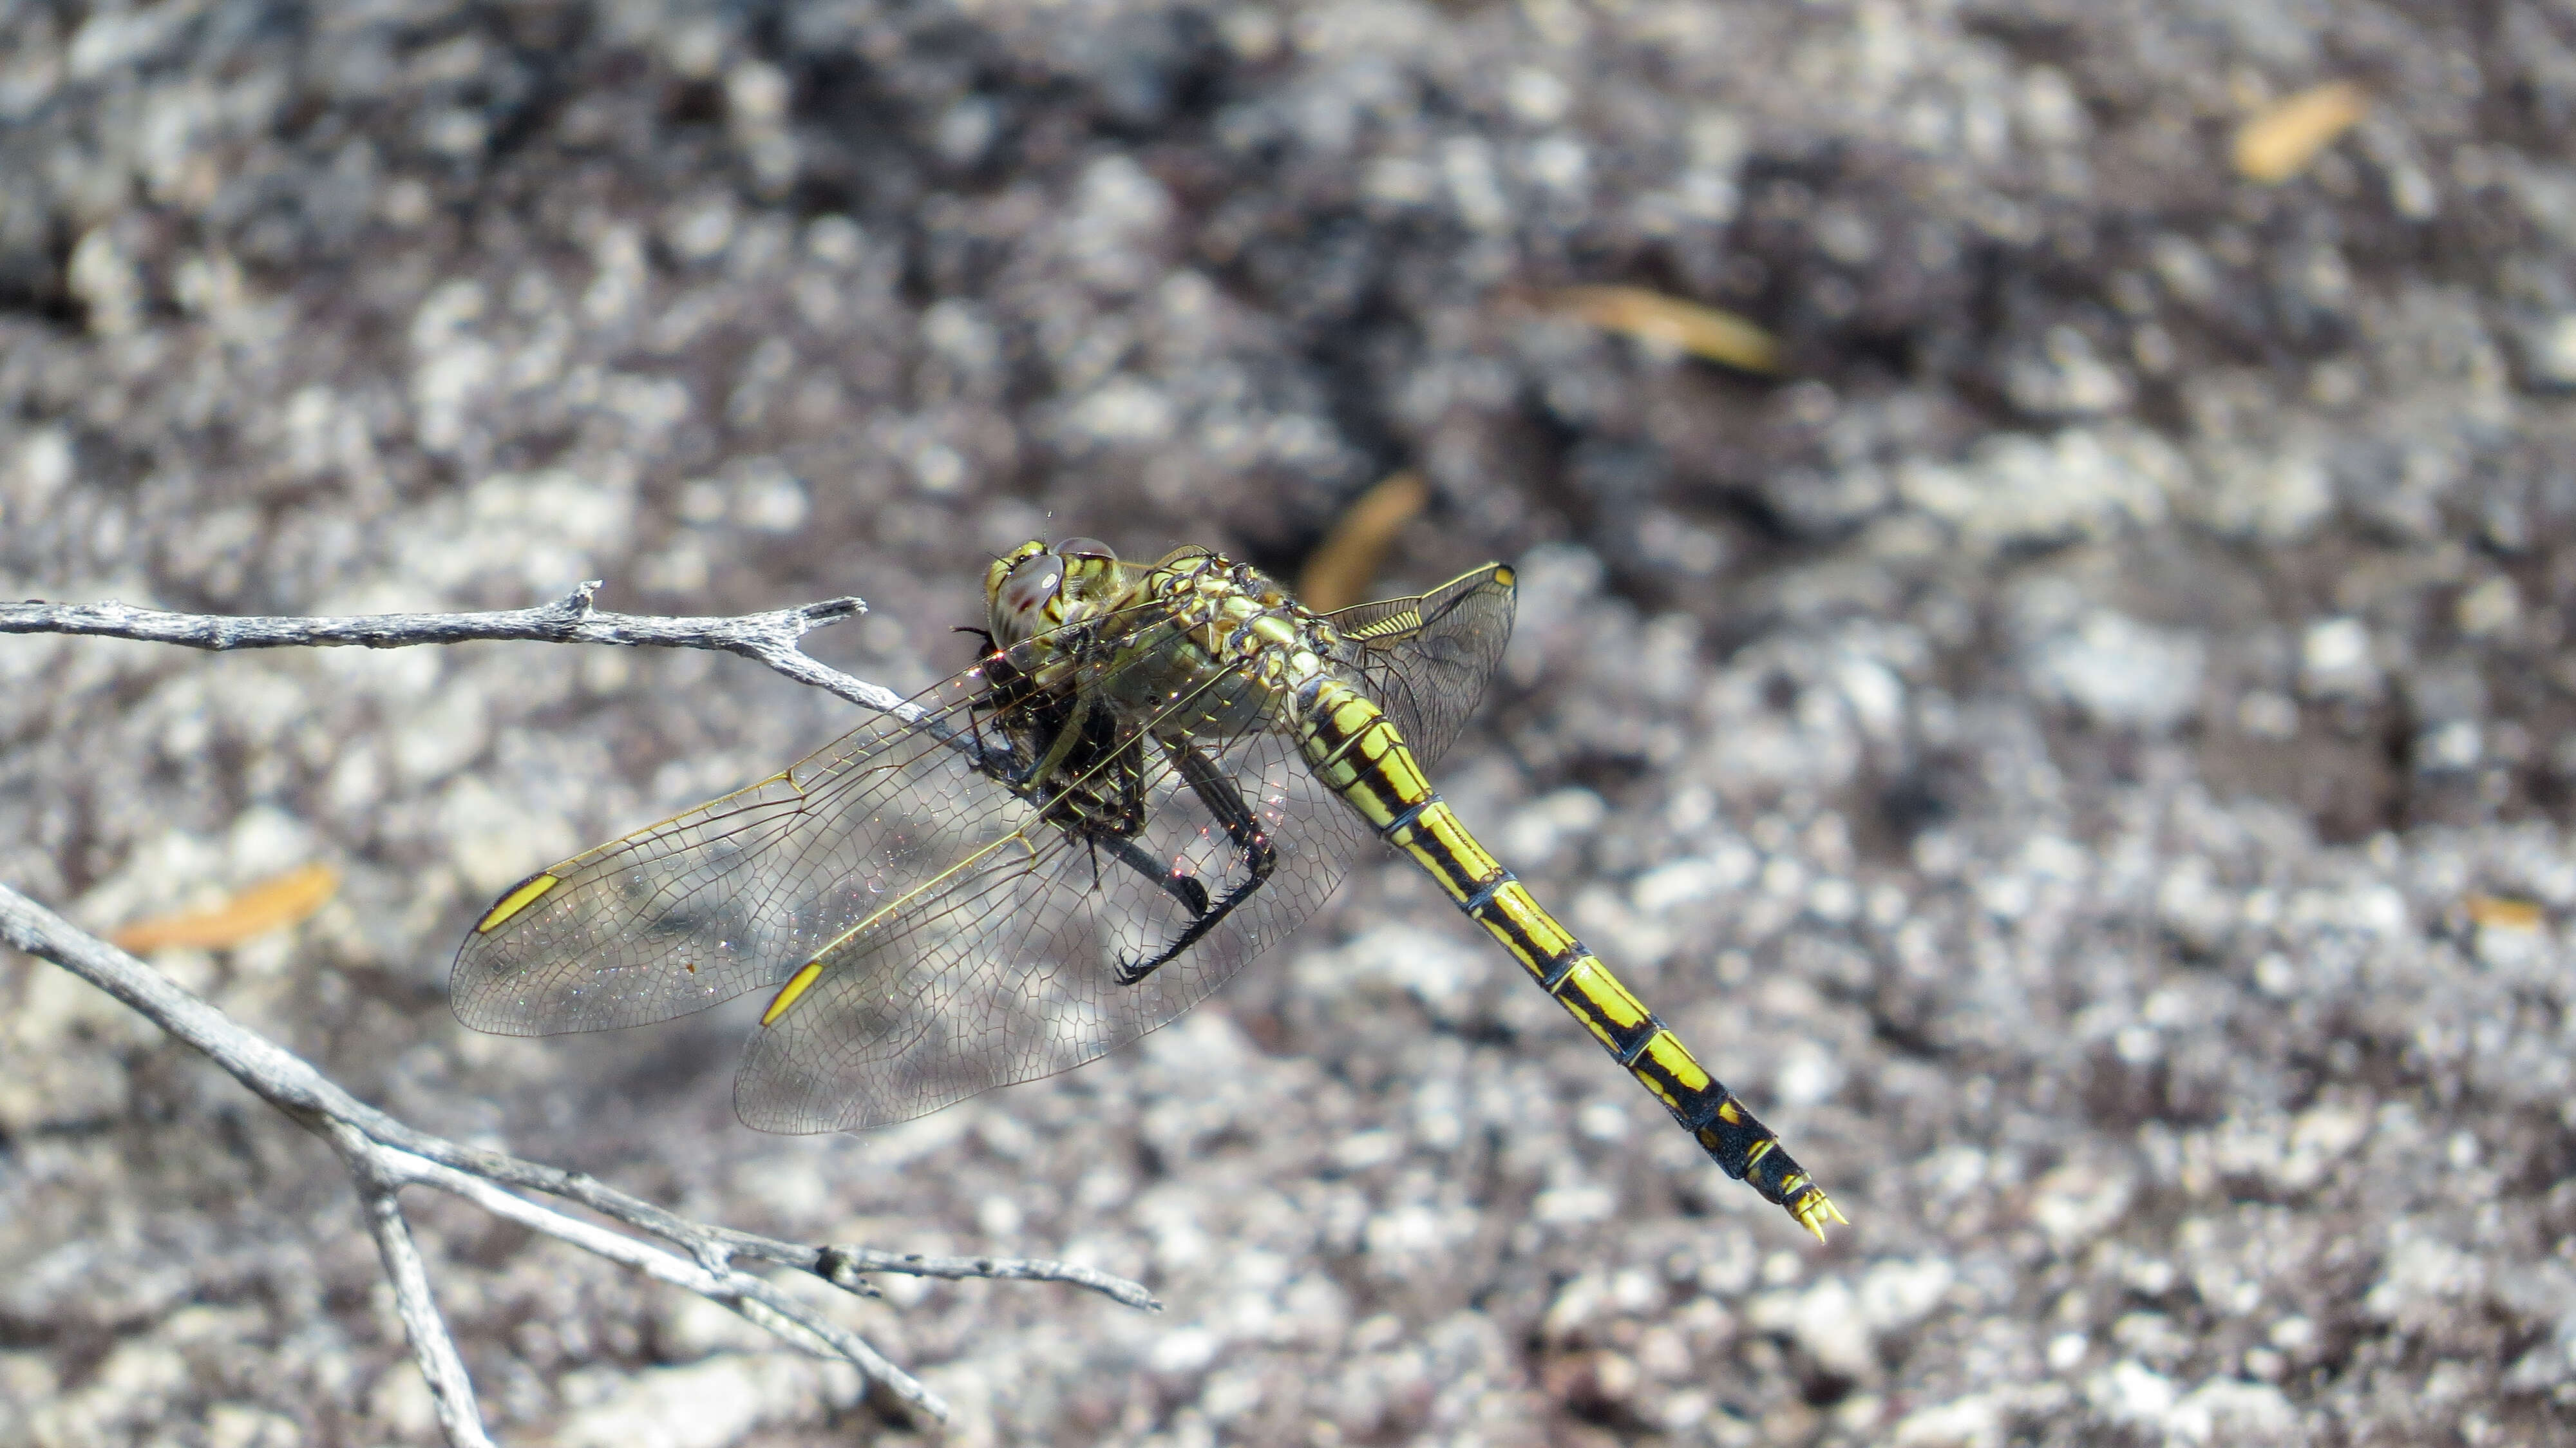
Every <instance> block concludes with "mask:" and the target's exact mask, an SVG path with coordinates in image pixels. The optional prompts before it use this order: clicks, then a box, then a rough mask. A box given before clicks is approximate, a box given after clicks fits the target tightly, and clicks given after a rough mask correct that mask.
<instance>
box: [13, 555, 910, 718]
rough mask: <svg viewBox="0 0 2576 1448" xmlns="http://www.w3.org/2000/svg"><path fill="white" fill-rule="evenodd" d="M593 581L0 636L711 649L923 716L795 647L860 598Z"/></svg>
mask: <svg viewBox="0 0 2576 1448" xmlns="http://www.w3.org/2000/svg"><path fill="white" fill-rule="evenodd" d="M598 588H599V584H598V583H597V582H595V581H594V582H590V583H585V584H583V585H581V586H580V587H579V588H576V589H574V590H573V591H572V592H570V593H568V594H566V595H564V596H563V597H562V598H559V599H556V600H555V601H554V602H552V603H549V604H547V605H545V606H544V607H542V608H516V609H507V610H500V611H494V612H487V613H370V614H360V615H356V616H354V617H349V618H228V617H224V616H221V615H217V614H199V613H170V612H167V611H165V610H162V609H157V608H137V607H135V606H134V605H132V604H127V603H116V602H113V601H110V602H106V603H46V602H43V601H41V600H34V599H31V600H29V601H27V602H24V603H0V633H51V634H79V635H85V636H88V637H92V638H110V639H130V640H133V641H135V642H138V643H153V644H177V645H179V646H180V647H182V648H191V649H209V650H215V651H222V650H229V649H292V648H342V647H356V648H370V649H398V648H409V647H413V646H416V645H420V644H461V643H475V642H484V641H491V640H511V639H517V640H522V641H526V642H531V643H549V644H617V645H622V646H624V647H628V648H652V649H714V650H718V651H720V652H723V653H729V654H740V655H741V656H743V657H744V658H747V659H756V660H758V661H760V662H761V663H763V664H766V665H768V666H769V667H770V668H773V669H776V670H777V671H778V672H780V673H782V674H785V675H786V676H787V677H789V678H791V679H794V680H795V681H796V682H798V683H800V684H810V685H812V686H813V687H815V688H817V689H823V690H827V691H829V692H831V693H833V694H837V695H839V696H840V697H842V698H844V699H847V700H849V701H850V702H851V703H853V704H857V705H859V706H860V707H862V708H867V709H875V710H877V711H879V712H880V713H886V714H892V715H895V716H897V717H898V718H902V719H904V720H906V721H907V722H917V714H918V711H916V710H914V709H913V708H912V706H911V705H909V704H907V703H906V702H905V701H904V698H903V696H902V695H900V694H897V693H895V692H894V691H893V690H891V689H887V688H885V687H884V686H882V685H878V684H871V683H868V682H867V681H866V680H864V679H854V678H851V677H850V676H849V675H847V674H844V673H842V672H841V671H840V670H838V669H835V668H833V667H831V666H830V665H828V664H821V663H817V662H815V661H814V660H813V659H811V658H808V657H806V655H805V652H804V651H803V650H802V649H799V648H798V647H797V646H796V644H797V641H798V640H799V639H802V638H803V637H805V635H807V634H809V633H812V632H813V631H814V630H815V629H818V628H821V627H822V626H824V625H825V624H830V623H838V622H840V621H841V620H843V619H847V618H856V617H858V616H859V615H860V614H863V613H865V612H867V611H868V606H867V604H866V603H865V602H864V601H863V600H860V599H856V598H833V599H826V600H824V601H823V602H821V603H809V604H806V605H804V606H802V607H800V608H782V609H776V610H773V611H771V612H769V613H747V614H741V615H738V616H735V617H730V618H660V617H655V616H652V615H648V614H632V613H606V612H603V611H601V610H599V609H597V608H594V607H592V606H591V601H590V600H591V595H592V594H593V593H594V592H596V591H597V590H598Z"/></svg>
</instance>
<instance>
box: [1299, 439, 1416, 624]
mask: <svg viewBox="0 0 2576 1448" xmlns="http://www.w3.org/2000/svg"><path fill="white" fill-rule="evenodd" d="M1430 501H1431V489H1430V488H1429V487H1428V486H1427V485H1426V484H1424V482H1423V481H1422V478H1421V475H1420V474H1418V473H1412V472H1401V473H1390V474H1388V475H1387V477H1386V478H1385V480H1384V481H1382V482H1380V483H1378V485H1377V486H1375V487H1373V488H1371V489H1369V490H1368V491H1367V492H1365V493H1362V494H1360V496H1359V500H1358V501H1357V502H1355V503H1353V504H1351V506H1350V508H1349V509H1348V510H1347V511H1345V512H1344V513H1343V514H1342V517H1341V521H1340V522H1338V523H1335V524H1334V525H1333V531H1332V532H1331V533H1329V534H1327V535H1325V538H1324V542H1323V546H1322V547H1319V548H1317V549H1316V550H1315V556H1314V557H1312V558H1309V559H1307V560H1306V568H1305V571H1304V572H1302V573H1300V574H1299V575H1298V576H1297V601H1298V602H1299V603H1302V604H1304V605H1306V606H1307V607H1308V608H1311V609H1313V610H1315V611H1316V612H1318V613H1330V612H1332V611H1333V610H1334V609H1337V608H1348V607H1350V606H1351V605H1352V604H1355V603H1365V602H1367V601H1368V597H1369V586H1370V585H1371V584H1373V583H1375V582H1376V581H1377V571H1378V569H1379V568H1380V567H1381V566H1383V565H1384V564H1385V562H1386V552H1387V549H1388V548H1389V547H1391V546H1393V544H1394V543H1395V535H1396V534H1397V533H1399V532H1401V531H1403V529H1404V525H1405V524H1407V523H1410V522H1412V521H1413V519H1414V516H1415V515H1416V514H1418V513H1420V512H1421V511H1422V508H1423V505H1424V504H1425V503H1428V502H1430Z"/></svg>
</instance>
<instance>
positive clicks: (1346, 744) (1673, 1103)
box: [1297, 678, 1844, 1239]
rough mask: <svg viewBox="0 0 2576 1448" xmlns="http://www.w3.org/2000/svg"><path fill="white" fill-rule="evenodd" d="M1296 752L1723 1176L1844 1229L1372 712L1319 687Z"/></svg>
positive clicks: (1758, 1128) (1776, 1141)
mask: <svg viewBox="0 0 2576 1448" xmlns="http://www.w3.org/2000/svg"><path fill="white" fill-rule="evenodd" d="M1297 742H1298V745H1299V747H1300V749H1301V750H1302V751H1303V752H1304V754H1305V758H1306V763H1307V765H1308V767H1310V768H1312V769H1313V770H1314V771H1315V776H1316V777H1317V778H1318V779H1320V780H1322V781H1323V782H1324V784H1325V785H1326V786H1327V787H1328V788H1330V789H1332V790H1333V791H1334V792H1335V793H1337V794H1339V795H1340V796H1341V797H1342V798H1343V799H1345V800H1347V801H1349V802H1350V805H1351V807H1352V808H1353V809H1356V810H1358V811H1359V812H1360V814H1361V815H1362V817H1364V818H1366V819H1367V820H1368V822H1369V823H1370V825H1372V826H1374V827H1375V828H1376V830H1377V832H1378V834H1379V835H1380V836H1381V837H1382V838H1384V839H1385V840H1386V842H1387V843H1388V844H1391V845H1393V846H1395V847H1396V848H1397V849H1400V850H1402V851H1404V852H1405V853H1406V854H1408V855H1411V856H1412V857H1413V859H1414V862H1415V863H1417V864H1419V865H1420V866H1422V868H1423V869H1425V870H1427V871H1429V872H1430V874H1431V878H1433V879H1435V880H1437V881H1439V882H1440V888H1442V889H1443V890H1446V891H1448V892H1449V898H1450V899H1452V900H1454V901H1456V902H1457V905H1458V908H1459V909H1461V910H1463V911H1465V912H1467V916H1468V918H1470V919H1472V920H1474V921H1475V922H1476V923H1477V924H1479V925H1482V926H1484V927H1485V929H1486V930H1487V931H1488V932H1490V933H1491V934H1492V935H1493V937H1494V938H1495V939H1496V940H1499V941H1501V942H1502V943H1503V947H1504V948H1505V949H1507V950H1509V951H1510V952H1511V953H1512V954H1513V955H1514V956H1515V957H1517V958H1518V959H1519V961H1520V963H1521V965H1522V967H1523V968H1524V969H1526V970H1527V971H1528V972H1529V973H1530V977H1531V978H1532V979H1533V980H1536V981H1537V982H1538V983H1539V986H1540V987H1541V988H1542V989H1544V990H1545V991H1546V992H1547V993H1548V994H1549V995H1551V996H1554V997H1555V998H1556V1002H1557V1004H1559V1005H1561V1006H1563V1007H1565V1009H1566V1012H1567V1013H1568V1014H1570V1015H1572V1016H1573V1017H1574V1018H1575V1019H1576V1020H1578V1021H1581V1022H1582V1023H1583V1024H1584V1026H1585V1027H1586V1028H1587V1029H1589V1030H1590V1031H1591V1032H1592V1034H1593V1036H1594V1037H1595V1038H1596V1039H1598V1040H1599V1041H1600V1042H1601V1044H1602V1046H1603V1047H1604V1048H1605V1049H1607V1050H1608V1051H1609V1052H1610V1054H1611V1055H1613V1056H1616V1057H1617V1058H1618V1059H1619V1064H1620V1065H1622V1066H1625V1067H1627V1068H1628V1074H1630V1075H1632V1076H1634V1077H1636V1078H1637V1080H1638V1082H1639V1084H1641V1085H1643V1086H1644V1087H1645V1088H1646V1089H1647V1090H1648V1091H1651V1092H1653V1093H1654V1094H1655V1098H1656V1099H1657V1100H1659V1101H1661V1102H1663V1103H1664V1106H1665V1107H1666V1109H1668V1110H1670V1111H1671V1112H1672V1113H1673V1118H1674V1119H1675V1120H1677V1121H1679V1122H1680V1123H1681V1124H1682V1126H1683V1128H1684V1129H1685V1130H1687V1131H1689V1132H1690V1133H1691V1135H1692V1136H1694V1137H1696V1138H1697V1139H1698V1141H1699V1144H1700V1147H1701V1148H1702V1149H1703V1150H1705V1151H1706V1152H1707V1153H1708V1154H1709V1155H1710V1156H1711V1157H1712V1158H1714V1159H1715V1160H1716V1162H1717V1164H1718V1165H1719V1166H1720V1167H1723V1168H1724V1169H1725V1171H1726V1174H1727V1175H1728V1176H1731V1177H1734V1178H1736V1179H1738V1180H1749V1181H1750V1182H1752V1184H1753V1187H1754V1189H1755V1190H1756V1191H1759V1192H1760V1193H1762V1195H1763V1196H1764V1197H1766V1198H1768V1199H1770V1200H1771V1201H1774V1202H1777V1203H1779V1204H1780V1205H1781V1206H1783V1207H1786V1208H1788V1210H1789V1214H1790V1215H1791V1216H1793V1217H1796V1218H1797V1219H1798V1223H1799V1225H1801V1226H1803V1227H1805V1228H1806V1229H1807V1230H1808V1231H1810V1232H1813V1233H1815V1234H1816V1236H1817V1237H1818V1238H1819V1239H1821V1238H1822V1237H1823V1236H1824V1235H1825V1230H1824V1227H1825V1223H1826V1222H1828V1221H1833V1222H1840V1221H1842V1220H1844V1218H1843V1214H1842V1213H1841V1212H1839V1211H1837V1210H1835V1208H1834V1204H1833V1203H1832V1202H1830V1201H1828V1200H1827V1199H1826V1197H1825V1193H1824V1189H1823V1188H1821V1187H1819V1186H1817V1185H1816V1183H1815V1179H1814V1178H1812V1177H1810V1176H1808V1175H1807V1173H1806V1172H1805V1171H1804V1170H1803V1169H1801V1168H1800V1167H1799V1165H1798V1163H1797V1162H1795V1161H1793V1160H1791V1159H1790V1156H1789V1153H1787V1152H1785V1151H1783V1150H1781V1149H1780V1138H1779V1136H1778V1135H1777V1134H1775V1133H1774V1132H1773V1131H1772V1130H1771V1129H1770V1128H1769V1127H1767V1126H1764V1125H1763V1124H1762V1123H1761V1122H1759V1121H1757V1120H1755V1119H1754V1117H1753V1113H1752V1112H1750V1111H1747V1110H1745V1109H1744V1103H1743V1102H1741V1101H1738V1100H1736V1099H1735V1096H1734V1094H1733V1093H1732V1092H1729V1091H1728V1090H1727V1089H1726V1088H1725V1087H1724V1086H1722V1085H1720V1084H1718V1082H1717V1080H1716V1078H1714V1077H1712V1076H1710V1075H1709V1074H1708V1072H1707V1071H1706V1070H1705V1069H1704V1068H1702V1067H1701V1065H1700V1064H1699V1062H1698V1061H1697V1060H1695V1059H1693V1058H1692V1056H1691V1053H1690V1051H1689V1050H1688V1049H1687V1048H1685V1047H1684V1046H1683V1045H1682V1043H1681V1039H1680V1038H1679V1037H1677V1036H1675V1035H1674V1034H1673V1033H1672V1030H1671V1029H1670V1028H1669V1027H1667V1026H1666V1025H1665V1024H1664V1023H1663V1022H1662V1021H1660V1020H1657V1019H1656V1018H1655V1013H1654V1012H1652V1011H1650V1010H1647V1009H1646V1008H1645V1006H1643V1005H1642V1004H1640V1003H1639V1002H1638V1000H1637V998H1636V997H1635V996H1634V995H1631V994H1629V992H1628V988H1627V987H1626V986H1624V985H1621V984H1620V983H1619V979H1618V977H1616V976H1614V975H1612V974H1611V973H1610V968H1609V967H1608V966H1606V965H1603V964H1602V963H1601V961H1600V959H1599V958H1598V957H1597V956H1595V955H1593V954H1592V952H1590V951H1588V950H1586V949H1584V948H1583V942H1581V941H1579V940H1577V939H1575V938H1574V934H1573V932H1571V931H1569V930H1567V929H1566V928H1565V927H1564V926H1562V925H1559V924H1558V923H1557V922H1556V917H1554V916H1552V915H1550V914H1548V913H1547V911H1546V910H1545V909H1544V908H1542V907H1541V906H1540V905H1539V903H1538V901H1537V900H1536V899H1535V898H1533V897H1532V896H1531V895H1530V892H1529V891H1528V890H1527V889H1526V888H1525V887H1523V886H1522V884H1521V882H1520V881H1519V880H1517V879H1515V878H1514V877H1513V875H1512V872H1511V871H1509V870H1506V869H1504V868H1503V866H1502V864H1501V863H1500V862H1499V861H1497V860H1495V858H1494V857H1493V856H1492V855H1490V854H1488V853H1486V851H1485V847H1484V846H1482V845H1480V844H1478V843H1476V837H1475V836H1474V835H1471V834H1469V833H1468V832H1467V827H1466V826H1465V825H1463V824H1461V823H1459V821H1458V816H1457V815H1456V814H1455V813H1454V812H1452V811H1451V810H1450V808H1449V806H1448V804H1447V803H1446V802H1445V801H1443V800H1442V799H1441V798H1440V796H1439V795H1437V794H1435V793H1433V792H1432V789H1431V783H1430V781H1429V780H1427V779H1425V778H1424V777H1423V774H1422V769H1421V766H1420V765H1418V764H1416V763H1415V762H1414V758H1413V751H1412V750H1410V749H1408V748H1406V747H1405V744H1404V740H1403V738H1402V737H1401V736H1399V735H1398V734H1397V733H1396V730H1395V725H1394V724H1393V722H1391V721H1390V720H1388V718H1387V717H1386V715H1385V713H1384V712H1383V711H1381V710H1380V709H1379V708H1378V707H1377V705H1375V704H1374V703H1371V702H1370V701H1369V700H1368V698H1367V697H1366V696H1364V695H1362V694H1361V693H1360V692H1359V691H1357V690H1355V689H1353V688H1351V687H1349V686H1348V685H1346V684H1342V683H1340V682H1338V681H1336V680H1333V679H1330V678H1327V679H1325V680H1323V681H1322V682H1321V683H1320V685H1318V686H1317V687H1316V690H1315V693H1314V696H1313V701H1312V703H1311V704H1310V705H1309V706H1308V707H1307V709H1306V710H1305V711H1304V717H1303V719H1302V720H1301V721H1300V723H1299V725H1298V741H1297Z"/></svg>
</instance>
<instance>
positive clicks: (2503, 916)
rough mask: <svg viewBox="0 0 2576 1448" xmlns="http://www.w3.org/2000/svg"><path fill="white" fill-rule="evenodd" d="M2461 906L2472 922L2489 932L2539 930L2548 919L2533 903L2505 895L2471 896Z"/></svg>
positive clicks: (2545, 913)
mask: <svg viewBox="0 0 2576 1448" xmlns="http://www.w3.org/2000/svg"><path fill="white" fill-rule="evenodd" d="M2460 904H2461V907H2462V908H2463V909H2465V910H2466V911H2467V912H2468V916H2469V919H2470V920H2472V921H2474V922H2476V923H2477V924H2478V925H2480V926H2481V927H2483V928H2485V929H2488V930H2523V931H2532V930H2538V929H2539V928H2540V927H2541V926H2542V924H2543V923H2545V921H2546V920H2547V918H2548V916H2547V912H2545V911H2543V910H2542V909H2541V908H2540V907H2539V906H2538V905H2536V904H2534V903H2532V902H2531V901H2529V900H2515V899H2511V898H2508V897H2506V896H2503V895H2471V896H2470V897H2468V898H2467V899H2466V900H2463V901H2461V902H2460Z"/></svg>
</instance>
